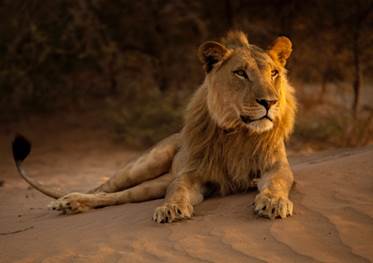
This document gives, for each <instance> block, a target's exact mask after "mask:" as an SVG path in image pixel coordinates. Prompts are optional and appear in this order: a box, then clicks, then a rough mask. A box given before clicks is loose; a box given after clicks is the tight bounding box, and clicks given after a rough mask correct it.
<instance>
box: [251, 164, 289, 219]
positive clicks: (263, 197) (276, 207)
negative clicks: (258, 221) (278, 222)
mask: <svg viewBox="0 0 373 263" xmlns="http://www.w3.org/2000/svg"><path fill="white" fill-rule="evenodd" d="M293 182H294V177H293V172H292V171H291V169H290V166H289V164H288V162H287V161H286V162H280V163H278V164H277V165H276V167H274V168H273V170H272V171H269V172H267V173H266V174H264V175H263V177H262V178H261V179H260V180H259V181H258V189H259V194H258V195H257V196H256V198H255V211H256V212H257V213H258V214H259V215H261V216H265V217H269V218H271V219H273V218H276V217H281V218H285V217H287V216H291V215H292V214H293V203H292V202H291V201H290V200H289V192H290V189H291V186H292V185H293Z"/></svg>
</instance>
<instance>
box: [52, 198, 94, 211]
mask: <svg viewBox="0 0 373 263" xmlns="http://www.w3.org/2000/svg"><path fill="white" fill-rule="evenodd" d="M48 207H49V208H51V209H53V210H57V211H61V212H63V213H64V214H76V213H81V212H85V211H88V210H89V209H90V208H91V205H90V204H89V196H88V195H87V194H81V193H71V194H67V195H65V196H63V197H61V198H59V199H57V200H55V201H52V202H51V203H50V204H49V205H48Z"/></svg>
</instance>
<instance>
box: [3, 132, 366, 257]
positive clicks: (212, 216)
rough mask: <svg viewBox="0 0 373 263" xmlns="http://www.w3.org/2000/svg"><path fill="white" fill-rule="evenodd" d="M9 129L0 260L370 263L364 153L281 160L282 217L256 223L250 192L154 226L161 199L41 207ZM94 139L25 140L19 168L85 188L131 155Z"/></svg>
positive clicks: (43, 201)
mask: <svg viewBox="0 0 373 263" xmlns="http://www.w3.org/2000/svg"><path fill="white" fill-rule="evenodd" d="M21 130H22V129H21ZM46 131H48V129H46V130H45V131H44V132H46ZM12 132H13V130H12V129H8V130H6V131H5V132H4V131H2V133H1V134H0V139H1V140H0V141H1V143H2V144H1V145H0V146H1V148H0V149H1V150H0V157H1V159H0V179H3V180H4V181H5V182H4V185H3V186H1V187H0V262H369V261H373V147H372V146H368V147H364V148H359V149H343V150H333V151H329V152H322V153H316V154H312V155H309V156H295V157H291V158H290V161H291V165H292V167H293V170H294V172H295V177H296V182H297V183H296V186H295V188H294V189H293V191H292V193H291V199H292V200H293V201H294V206H295V214H294V215H293V216H292V217H290V218H287V219H284V220H281V219H278V220H274V221H271V220H268V219H263V218H258V217H256V216H255V215H254V213H253V208H252V206H251V204H252V202H253V200H254V197H255V192H251V193H245V194H238V195H233V196H228V197H223V198H212V199H209V200H206V201H204V202H203V203H202V204H201V205H198V206H197V207H196V208H195V217H194V218H193V219H191V220H188V221H183V222H178V223H174V224H167V225H157V224H155V223H154V222H153V221H152V220H151V216H152V213H153V210H154V209H155V208H156V207H157V206H158V205H160V204H161V203H162V200H154V201H150V202H144V203H138V204H126V205H121V206H115V207H107V208H103V209H97V210H92V211H90V212H87V213H83V214H78V215H70V216H65V215H60V214H58V213H57V212H55V211H50V210H48V209H47V208H46V207H47V204H48V203H49V201H50V200H51V199H50V198H48V197H45V196H43V195H42V194H40V193H39V192H37V191H35V190H33V189H31V188H30V187H28V185H27V184H26V183H25V182H24V181H22V179H21V178H20V177H19V176H18V174H17V173H16V170H15V167H14V164H13V162H12V160H11V158H10V149H9V145H8V142H9V140H10V139H11V134H12ZM35 134H37V133H35ZM40 134H43V132H42V131H41V130H40V131H39V135H40ZM92 136H93V135H92ZM95 136H96V137H95ZM98 136H100V134H99V133H97V132H96V133H95V134H94V136H93V137H91V135H90V133H89V132H87V133H85V134H84V136H81V134H80V135H79V131H78V130H74V129H72V130H71V131H70V132H69V133H68V134H67V133H66V132H64V131H59V132H56V133H53V132H52V133H49V135H48V136H46V137H48V140H47V139H46V137H42V136H36V135H32V136H31V137H34V138H31V139H32V140H33V142H34V146H35V147H34V149H33V153H32V155H31V156H30V158H29V159H28V160H27V161H26V163H25V164H26V165H27V166H26V167H27V169H28V170H29V172H30V174H31V175H32V176H34V177H36V178H38V179H40V180H42V181H43V182H45V183H48V184H50V185H54V186H58V185H61V186H63V187H64V188H65V189H72V190H76V189H80V190H87V189H88V188H90V187H93V186H95V185H97V184H98V183H99V182H101V181H103V180H105V179H106V178H107V177H108V176H110V175H111V174H112V173H113V171H115V169H118V168H119V167H120V166H121V165H123V163H124V162H125V161H128V160H129V159H130V158H132V157H134V156H136V155H137V154H138V153H137V152H134V151H128V150H126V149H125V147H123V146H120V144H118V143H113V142H111V141H105V140H102V139H101V140H100V139H98ZM4 142H5V143H4Z"/></svg>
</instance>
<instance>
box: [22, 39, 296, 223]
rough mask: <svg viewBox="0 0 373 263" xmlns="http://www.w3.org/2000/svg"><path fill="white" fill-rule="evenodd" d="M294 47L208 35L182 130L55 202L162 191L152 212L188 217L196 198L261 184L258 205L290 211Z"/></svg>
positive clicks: (165, 217) (130, 198)
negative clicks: (289, 68) (289, 63)
mask: <svg viewBox="0 0 373 263" xmlns="http://www.w3.org/2000/svg"><path fill="white" fill-rule="evenodd" d="M291 51H292V45H291V42H290V40H289V39H288V38H286V37H279V38H277V39H276V40H275V41H274V43H273V45H272V46H271V47H270V48H269V49H268V50H264V49H261V48H259V47H257V46H255V45H252V44H250V43H249V41H248V39H247V38H246V35H245V34H244V33H242V32H230V33H228V35H227V36H226V37H225V38H224V39H222V41H221V42H220V43H218V42H214V41H208V42H205V43H204V44H202V45H201V46H200V48H199V51H198V56H199V58H200V60H201V61H202V63H203V65H204V69H205V71H206V78H205V80H204V82H203V84H202V85H201V86H200V87H199V88H198V89H197V91H196V92H195V94H194V96H193V97H192V99H191V101H190V103H189V105H188V107H187V109H186V112H185V123H184V128H183V129H182V131H181V132H180V133H179V134H175V135H172V136H170V137H169V138H167V139H165V140H164V141H162V142H161V143H159V144H158V145H156V146H155V147H154V148H153V149H152V150H150V151H149V152H147V153H146V154H144V155H143V156H141V157H140V158H139V159H138V160H135V161H133V162H131V163H129V164H128V165H127V166H126V167H125V168H124V169H123V171H121V172H120V173H118V174H117V175H116V176H114V177H113V178H111V179H110V180H108V181H107V182H106V183H104V184H103V185H101V186H99V187H98V188H96V189H94V190H92V191H90V192H89V193H88V194H81V193H71V194H68V195H65V196H63V197H60V196H59V195H57V194H56V195H50V196H53V197H60V198H59V199H57V200H56V201H54V202H52V204H51V205H50V207H51V208H52V209H54V210H60V211H63V212H65V213H78V212H83V211H86V210H88V209H90V208H95V207H103V206H108V205H117V204H123V203H129V202H139V201H146V200H150V199H155V198H161V197H164V196H165V202H164V204H163V205H162V206H160V207H158V208H157V209H156V210H155V212H154V216H153V219H154V221H156V222H158V223H169V222H174V221H177V220H181V219H186V218H190V217H191V216H192V215H193V206H194V205H196V204H198V203H200V202H201V201H202V200H203V199H204V198H205V197H207V196H210V195H213V194H217V195H226V194H232V193H237V192H242V191H247V190H248V189H250V188H254V187H257V188H258V190H259V193H258V195H257V196H256V198H255V207H254V209H255V211H256V213H258V214H259V215H261V216H265V217H268V218H276V217H281V218H285V217H287V216H290V215H292V213H293V204H292V202H291V201H290V200H289V191H290V189H291V186H292V184H293V174H292V171H291V169H290V167H289V164H288V160H287V155H286V150H285V140H286V139H287V138H288V136H289V135H290V133H291V132H292V130H293V124H294V115H295V110H296V103H295V99H294V96H293V88H292V87H291V86H290V85H289V84H288V81H287V78H286V69H285V68H284V67H285V64H286V60H287V59H288V58H289V56H290V54H291ZM20 172H21V173H23V172H24V171H23V170H20ZM27 180H28V181H29V182H32V181H30V180H32V179H31V178H27ZM33 185H34V186H35V185H37V184H33ZM44 193H50V191H49V192H48V191H44ZM250 202H251V200H248V203H250Z"/></svg>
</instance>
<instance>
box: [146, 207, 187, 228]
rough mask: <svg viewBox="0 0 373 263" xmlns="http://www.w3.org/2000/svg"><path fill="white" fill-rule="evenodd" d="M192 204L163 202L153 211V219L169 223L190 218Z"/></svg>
mask: <svg viewBox="0 0 373 263" xmlns="http://www.w3.org/2000/svg"><path fill="white" fill-rule="evenodd" d="M192 215H193V206H192V205H190V204H186V205H179V204H173V203H170V204H164V205H162V206H160V207H157V208H156V209H155V211H154V215H153V220H154V221H155V222H157V223H161V224H163V223H171V222H175V221H178V220H182V219H188V218H191V217H192Z"/></svg>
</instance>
